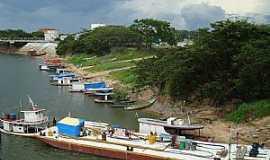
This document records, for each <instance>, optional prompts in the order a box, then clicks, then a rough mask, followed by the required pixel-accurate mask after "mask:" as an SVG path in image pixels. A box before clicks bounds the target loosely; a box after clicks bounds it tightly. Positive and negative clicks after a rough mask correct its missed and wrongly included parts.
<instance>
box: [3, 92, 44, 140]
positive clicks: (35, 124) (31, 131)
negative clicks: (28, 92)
mask: <svg viewBox="0 0 270 160" xmlns="http://www.w3.org/2000/svg"><path fill="white" fill-rule="evenodd" d="M29 101H30V103H31V109H27V110H21V111H20V112H19V114H18V115H17V114H16V113H9V114H5V115H4V117H2V118H0V123H1V128H0V132H1V133H5V134H10V135H17V136H25V137H34V136H35V135H37V134H39V132H40V131H41V130H43V129H45V128H46V127H47V125H48V116H47V112H46V109H40V108H39V107H38V106H37V105H35V104H34V103H33V101H32V100H31V98H30V97H29ZM21 108H22V107H21Z"/></svg>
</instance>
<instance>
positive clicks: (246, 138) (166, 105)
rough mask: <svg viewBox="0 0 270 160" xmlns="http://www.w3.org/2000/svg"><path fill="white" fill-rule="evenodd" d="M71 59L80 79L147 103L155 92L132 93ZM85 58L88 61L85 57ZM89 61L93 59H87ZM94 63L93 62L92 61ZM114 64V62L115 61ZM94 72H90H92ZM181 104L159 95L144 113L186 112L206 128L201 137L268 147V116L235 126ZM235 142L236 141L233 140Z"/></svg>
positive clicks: (205, 109)
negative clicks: (261, 144)
mask: <svg viewBox="0 0 270 160" xmlns="http://www.w3.org/2000/svg"><path fill="white" fill-rule="evenodd" d="M69 58H70V57H68V58H66V64H67V66H68V69H69V70H71V71H73V72H76V73H77V74H79V75H81V76H82V77H85V78H88V79H89V80H90V81H105V82H106V83H107V84H108V85H109V86H110V87H113V88H115V89H119V90H125V91H126V92H127V93H128V94H129V97H130V98H131V99H132V100H136V101H146V100H148V99H150V98H151V97H152V96H153V95H154V92H153V90H151V89H149V88H148V89H144V90H140V91H135V90H134V89H132V87H130V85H129V84H124V83H123V82H122V81H121V80H119V79H115V77H112V76H111V72H110V71H108V70H100V71H97V70H96V69H93V67H94V65H93V64H92V63H89V61H84V62H83V63H84V64H87V62H88V63H89V64H90V65H89V66H87V65H78V64H77V65H74V64H72V63H71V62H70V59H69ZM86 59H87V58H86ZM88 59H95V58H94V57H89V58H88ZM93 61H95V60H93ZM114 61H116V60H115V59H114ZM91 69H93V72H91ZM180 106H181V104H180V103H179V102H178V103H172V101H171V100H170V99H169V98H168V97H164V96H159V97H158V100H157V102H156V103H155V104H154V105H153V106H151V107H150V108H147V109H145V110H143V111H144V112H147V113H151V114H153V113H154V114H157V115H158V116H159V117H170V116H175V117H186V113H187V112H189V113H191V114H190V117H191V119H192V121H193V122H195V123H200V124H203V125H205V129H203V131H202V132H201V134H202V135H203V136H206V137H214V141H216V142H223V143H228V142H229V140H230V139H229V138H230V137H231V136H232V135H236V133H239V138H238V141H239V143H243V144H248V143H249V144H250V143H253V142H263V143H265V144H266V145H267V146H270V135H269V132H270V125H269V124H270V117H265V118H263V119H258V120H254V121H252V122H247V123H242V124H234V123H232V122H229V121H226V120H225V119H224V114H225V113H226V111H220V109H217V108H215V107H212V106H210V105H208V103H205V104H199V103H196V104H195V103H194V104H189V105H185V106H184V107H182V108H181V107H180ZM227 106H228V107H224V108H228V109H232V108H233V106H234V104H228V105H227ZM234 141H236V140H234Z"/></svg>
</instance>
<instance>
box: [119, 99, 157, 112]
mask: <svg viewBox="0 0 270 160" xmlns="http://www.w3.org/2000/svg"><path fill="white" fill-rule="evenodd" d="M156 100H157V99H156V98H155V97H154V98H151V99H150V100H148V101H147V102H145V103H137V104H132V105H129V106H126V107H125V108H124V109H125V110H129V111H131V110H140V109H145V108H147V107H150V106H152V105H153V104H154V103H155V102H156Z"/></svg>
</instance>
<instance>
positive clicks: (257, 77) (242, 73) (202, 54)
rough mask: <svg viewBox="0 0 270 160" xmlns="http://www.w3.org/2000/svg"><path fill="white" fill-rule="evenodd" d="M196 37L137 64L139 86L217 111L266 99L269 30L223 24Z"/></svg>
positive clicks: (269, 95)
mask: <svg viewBox="0 0 270 160" xmlns="http://www.w3.org/2000/svg"><path fill="white" fill-rule="evenodd" d="M196 32H197V33H196V38H194V39H193V42H194V43H193V45H190V46H186V47H184V48H177V49H169V50H166V51H161V52H160V53H159V54H158V55H157V58H153V59H147V60H144V61H142V62H140V63H138V65H137V69H136V73H137V75H138V84H139V85H140V86H146V85H148V86H153V87H156V88H158V90H159V92H160V93H161V94H166V95H170V96H171V97H172V98H174V99H176V100H205V99H209V100H210V102H211V103H212V104H213V105H216V106H220V105H223V104H224V103H226V102H228V101H232V100H233V99H238V100H240V101H250V100H258V99H267V98H270V83H269V82H270V26H269V25H258V24H253V23H250V22H248V21H246V20H235V21H231V20H225V21H218V22H215V23H213V24H211V27H210V28H204V29H199V30H197V31H196Z"/></svg>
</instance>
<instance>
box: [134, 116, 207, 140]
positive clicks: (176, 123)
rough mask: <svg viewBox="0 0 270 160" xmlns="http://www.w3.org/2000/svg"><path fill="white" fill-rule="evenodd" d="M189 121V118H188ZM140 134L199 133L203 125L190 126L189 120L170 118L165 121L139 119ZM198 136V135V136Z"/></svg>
mask: <svg viewBox="0 0 270 160" xmlns="http://www.w3.org/2000/svg"><path fill="white" fill-rule="evenodd" d="M188 119H189V118H188ZM138 122H139V126H140V131H139V132H140V133H145V134H148V133H149V132H156V133H157V135H161V134H169V135H174V134H176V135H179V136H180V135H182V134H187V132H192V131H199V134H200V130H201V129H203V128H204V126H203V125H199V124H191V122H190V120H185V119H180V118H176V117H170V118H168V119H167V120H165V121H162V120H159V119H151V118H139V119H138ZM198 136H200V135H198Z"/></svg>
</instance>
